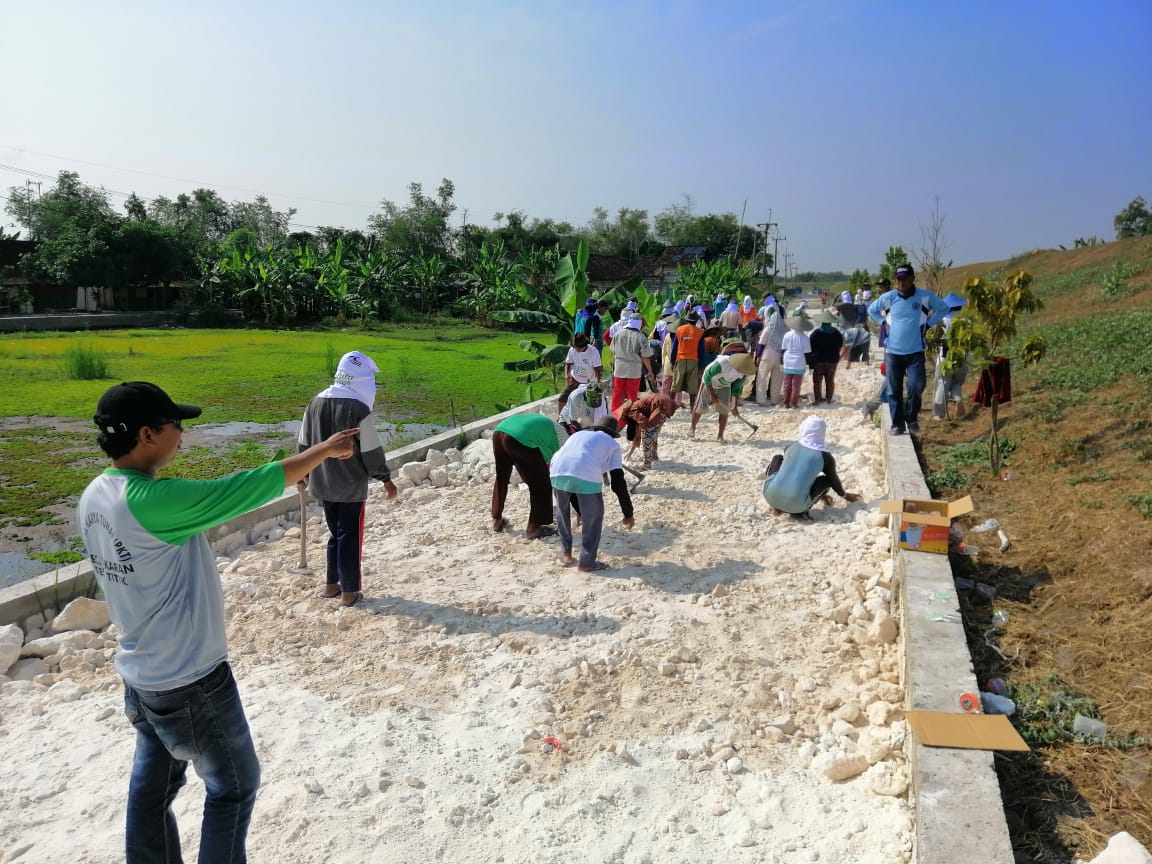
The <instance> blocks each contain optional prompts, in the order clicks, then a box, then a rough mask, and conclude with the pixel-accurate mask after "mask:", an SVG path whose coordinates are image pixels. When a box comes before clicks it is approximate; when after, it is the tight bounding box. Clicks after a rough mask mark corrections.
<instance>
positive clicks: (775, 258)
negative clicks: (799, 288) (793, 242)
mask: <svg viewBox="0 0 1152 864" xmlns="http://www.w3.org/2000/svg"><path fill="white" fill-rule="evenodd" d="M787 239H788V238H787V237H781V236H780V232H776V243H775V245H774V246H773V248H772V284H773V285H775V284H776V272H777V270H778V269H779V268H778V266H777V262H778V260H779V257H778V256H779V253H780V241H781V240H787Z"/></svg>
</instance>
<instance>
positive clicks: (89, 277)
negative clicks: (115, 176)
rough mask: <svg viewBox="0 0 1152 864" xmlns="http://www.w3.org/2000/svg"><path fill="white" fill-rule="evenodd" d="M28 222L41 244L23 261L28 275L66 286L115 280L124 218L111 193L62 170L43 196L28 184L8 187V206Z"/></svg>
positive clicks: (26, 255) (102, 284) (107, 283)
mask: <svg viewBox="0 0 1152 864" xmlns="http://www.w3.org/2000/svg"><path fill="white" fill-rule="evenodd" d="M6 209H7V210H8V212H9V213H11V214H12V215H13V216H15V217H16V218H17V219H18V220H19V221H20V222H21V223H22V224H23V225H25V226H27V228H28V230H29V233H30V234H31V237H32V239H35V240H36V241H38V244H39V245H38V246H37V247H36V248H35V249H33V250H32V251H31V252H28V253H26V254H25V255H24V256H23V257H22V258H21V259H20V266H21V269H23V270H24V272H25V274H26V275H29V276H32V277H34V278H41V279H47V280H49V281H53V282H58V283H60V284H63V285H82V286H95V287H105V286H110V285H112V284H113V283H114V281H115V278H114V273H115V267H114V266H113V264H112V262H111V257H112V250H111V247H112V243H113V238H114V237H115V235H116V232H117V230H118V228H119V226H120V223H121V222H122V221H123V220H122V218H121V217H120V216H118V215H117V214H116V213H115V212H113V210H112V207H111V205H109V203H108V194H107V193H106V192H105V191H104V190H103V189H95V188H93V187H91V186H86V185H85V184H83V183H81V182H80V176H79V175H78V174H75V173H73V172H71V171H61V172H60V174H59V175H58V176H57V178H56V183H55V185H54V186H53V187H52V189H50V190H49V191H48V192H46V193H44V195H43V196H41V195H38V194H37V193H36V192H34V191H33V190H32V189H31V188H30V187H28V186H16V187H13V188H12V189H11V190H9V200H8V205H7V208H6Z"/></svg>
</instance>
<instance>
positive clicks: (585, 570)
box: [576, 561, 608, 573]
mask: <svg viewBox="0 0 1152 864" xmlns="http://www.w3.org/2000/svg"><path fill="white" fill-rule="evenodd" d="M576 569H577V570H579V571H580V572H581V573H595V572H596V571H598V570H607V569H608V565H607V564H605V563H604V562H603V561H597V562H596V563H595V564H589V565H588V566H587V567H577V568H576Z"/></svg>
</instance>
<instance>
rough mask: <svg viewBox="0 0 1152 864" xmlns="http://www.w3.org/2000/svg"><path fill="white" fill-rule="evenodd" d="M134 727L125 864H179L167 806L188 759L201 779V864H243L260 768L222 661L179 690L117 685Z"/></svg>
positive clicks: (173, 819) (172, 820)
mask: <svg viewBox="0 0 1152 864" xmlns="http://www.w3.org/2000/svg"><path fill="white" fill-rule="evenodd" d="M124 713H125V714H127V715H128V719H129V720H130V721H131V722H132V725H133V726H135V727H136V757H135V759H134V761H133V763H132V780H131V782H130V784H129V786H128V830H127V847H126V851H127V858H126V860H127V864H180V862H182V861H183V858H182V857H181V855H180V835H179V832H178V830H177V828H176V817H175V815H173V813H172V802H173V801H174V800H175V798H176V793H177V792H179V791H180V787H181V786H183V785H184V782H185V776H184V775H185V772H186V771H187V769H188V763H189V762H191V763H192V765H193V767H195V769H196V773H197V774H199V775H200V778H201V779H202V780H203V781H204V786H205V793H206V794H205V796H204V820H203V823H202V824H201V829H200V857H199V859H198V860H199V861H200V864H227V862H235V864H243V862H245V861H247V854H246V851H245V848H246V847H245V842H246V839H247V837H248V823H249V822H250V821H251V819H252V807H253V805H254V804H255V803H256V790H257V789H258V788H259V787H260V763H259V761H257V759H256V749H255V748H254V747H253V746H252V736H251V734H250V733H249V731H248V720H247V718H245V716H244V706H243V705H241V704H240V693H239V691H238V690H237V689H236V679H235V678H233V677H232V669H231V668H230V667H229V665H228V663H227V661H225V662H222V663H221V664H220V665H219V666H217V667H216V668H215V669H213V670H212V671H211V672H209V673H208V674H207V675H205V676H204V677H203V678H201V679H200V680H199V681H196V682H193V683H192V684H189V685H187V686H186V687H180V688H178V689H176V690H168V691H164V692H151V691H146V690H136V689H134V688H133V687H131V686H129V685H128V684H127V683H126V684H125V685H124Z"/></svg>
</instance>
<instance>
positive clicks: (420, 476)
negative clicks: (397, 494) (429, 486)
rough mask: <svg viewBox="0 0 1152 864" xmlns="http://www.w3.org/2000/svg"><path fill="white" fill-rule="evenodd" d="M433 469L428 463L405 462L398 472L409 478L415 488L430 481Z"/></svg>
mask: <svg viewBox="0 0 1152 864" xmlns="http://www.w3.org/2000/svg"><path fill="white" fill-rule="evenodd" d="M431 470H432V467H431V466H430V465H429V464H428V463H427V462H405V463H404V464H403V465H401V466H400V470H399V471H398V472H397V473H398V474H399V475H400V476H401V477H407V478H408V479H409V480H411V481H412V484H413V485H414V486H418V485H420V484H421V483H423V482H424V481H425V480H427V479H428V474H429V473H430V472H431Z"/></svg>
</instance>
